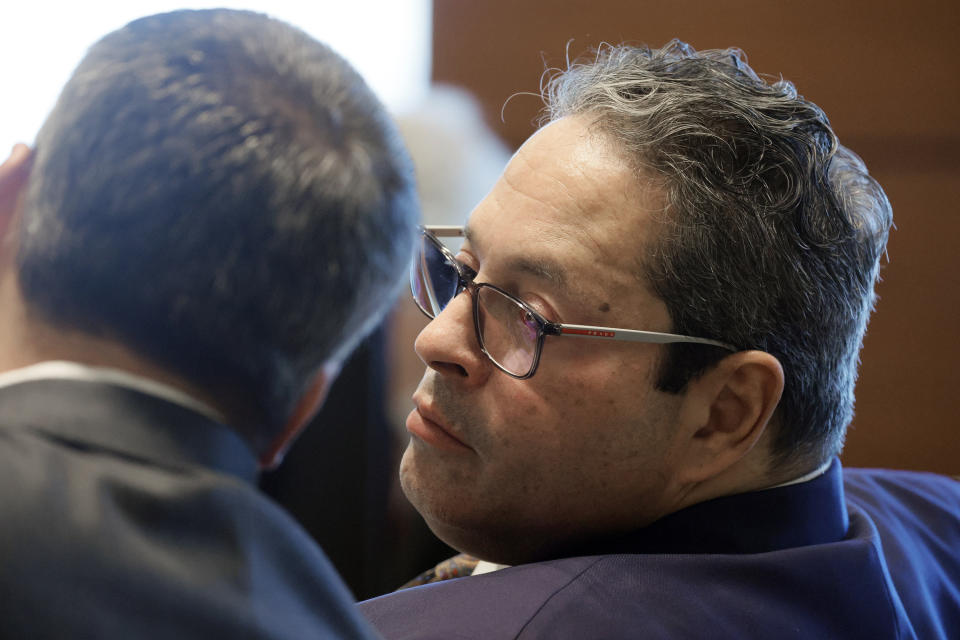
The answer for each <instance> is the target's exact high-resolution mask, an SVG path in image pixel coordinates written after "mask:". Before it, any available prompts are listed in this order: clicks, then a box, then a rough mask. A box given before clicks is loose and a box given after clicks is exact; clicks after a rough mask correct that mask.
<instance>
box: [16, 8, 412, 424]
mask: <svg viewBox="0 0 960 640" xmlns="http://www.w3.org/2000/svg"><path fill="white" fill-rule="evenodd" d="M418 215H419V211H418V207H417V201H416V195H415V185H414V179H413V170H412V165H411V163H410V161H409V158H408V156H407V154H406V152H405V150H404V147H403V145H402V143H401V141H400V138H399V135H398V133H397V131H396V129H395V127H394V125H393V124H392V122H391V120H390V119H389V117H388V116H387V114H386V113H385V110H384V108H383V107H382V105H381V104H380V103H379V101H378V100H377V99H376V98H375V97H374V95H373V93H372V92H371V91H370V90H369V88H368V87H367V85H366V84H365V83H364V81H363V80H362V78H361V77H360V76H359V75H358V74H357V73H356V72H355V71H354V70H353V69H352V68H351V67H350V65H349V64H348V63H347V62H345V61H344V60H343V59H342V58H341V57H340V56H338V55H337V54H336V53H334V52H333V51H332V50H330V49H329V48H328V47H326V46H325V45H323V44H321V43H319V42H317V41H316V40H314V39H312V38H311V37H309V36H307V35H306V34H305V33H303V32H302V31H300V30H298V29H295V28H293V27H291V26H290V25H287V24H285V23H282V22H279V21H277V20H273V19H270V18H268V17H266V16H263V15H259V14H255V13H250V12H245V11H231V10H209V11H177V12H172V13H167V14H162V15H156V16H151V17H147V18H143V19H140V20H136V21H134V22H132V23H130V24H129V25H127V26H126V27H124V28H122V29H120V30H118V31H116V32H114V33H111V34H109V35H107V36H106V37H104V38H103V39H102V40H100V41H99V42H98V43H96V44H95V45H94V46H93V47H92V48H91V49H90V51H89V52H88V53H87V55H86V57H85V58H84V59H83V61H82V62H81V63H80V65H79V66H78V67H77V69H76V71H75V72H74V74H73V75H72V77H71V78H70V80H69V81H68V82H67V84H66V86H65V87H64V89H63V92H62V94H61V96H60V98H59V100H58V102H57V104H56V106H55V107H54V109H53V111H52V113H51V114H50V116H49V118H48V119H47V121H46V123H45V124H44V125H43V127H42V129H41V131H40V133H39V135H38V138H37V144H36V157H35V164H34V168H33V174H32V178H31V184H30V190H29V194H28V199H27V201H26V206H25V210H24V223H23V225H22V230H21V245H20V252H19V256H18V260H19V274H20V282H21V286H22V289H23V294H24V296H25V299H26V300H27V303H28V305H29V307H30V308H31V310H32V311H34V312H36V313H38V314H40V316H41V317H43V318H44V319H45V320H47V321H48V322H51V323H53V324H54V325H57V326H62V327H68V328H73V329H78V330H81V331H84V332H89V333H92V334H97V335H103V336H107V337H110V338H112V339H117V340H119V341H121V342H123V343H124V344H127V345H128V346H130V347H131V348H133V349H135V350H136V351H137V352H138V353H142V354H144V355H146V356H148V357H150V358H152V359H153V360H154V361H156V362H158V363H160V364H162V365H164V366H166V367H167V368H169V369H170V370H172V371H174V372H176V373H178V374H180V375H181V376H183V377H184V378H186V379H187V380H190V381H191V382H193V383H195V384H197V385H199V386H200V387H201V388H203V389H205V390H208V391H210V392H211V393H212V394H213V395H214V397H217V398H229V402H230V403H234V405H233V406H237V407H239V408H241V410H242V411H243V412H244V413H246V412H248V411H249V412H252V413H251V414H250V416H249V417H250V418H251V422H252V423H260V424H265V425H269V427H261V428H262V429H263V431H262V432H259V431H258V432H257V433H254V434H247V435H252V436H254V437H255V438H256V439H257V440H263V439H265V438H270V437H271V434H270V433H268V431H271V430H274V429H276V428H277V427H279V426H280V425H281V424H282V423H283V422H284V421H285V420H286V419H287V418H288V416H289V412H290V410H291V409H292V407H293V404H294V403H295V401H296V400H297V398H298V397H299V394H301V393H302V392H303V390H304V388H305V384H306V383H307V382H308V380H309V378H310V376H311V375H312V374H313V373H315V372H316V371H317V370H318V369H319V367H320V366H321V365H323V364H324V363H325V362H326V361H328V360H336V359H339V358H342V357H344V356H345V353H346V352H347V351H348V350H350V349H352V347H353V346H354V345H355V344H356V342H357V341H358V340H359V339H360V338H361V337H362V336H363V334H364V333H365V332H366V331H367V330H368V329H369V328H371V327H372V326H373V324H374V323H375V322H376V321H377V320H379V318H380V317H381V315H382V313H383V312H384V310H385V309H386V307H387V305H388V304H389V303H390V301H391V298H392V296H393V294H394V293H395V292H397V291H398V286H399V281H400V279H401V278H402V275H403V274H404V273H405V266H406V264H407V261H408V260H409V257H410V255H411V251H412V247H413V239H414V233H415V231H416V226H415V225H416V220H417V218H418Z"/></svg>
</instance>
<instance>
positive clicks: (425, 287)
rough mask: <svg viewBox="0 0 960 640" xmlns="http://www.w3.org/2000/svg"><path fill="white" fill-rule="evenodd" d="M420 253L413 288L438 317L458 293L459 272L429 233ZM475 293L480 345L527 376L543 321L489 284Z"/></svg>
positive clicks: (509, 368) (419, 301) (499, 362)
mask: <svg viewBox="0 0 960 640" xmlns="http://www.w3.org/2000/svg"><path fill="white" fill-rule="evenodd" d="M417 253H418V255H417V257H416V261H415V263H414V268H413V269H412V270H411V274H410V288H411V291H412V293H413V297H414V300H415V301H416V303H417V305H419V307H420V308H421V309H422V310H423V311H424V312H425V313H426V314H427V315H428V316H430V317H431V318H434V317H436V316H437V315H438V314H439V313H440V312H441V311H443V309H444V308H445V307H446V306H447V304H448V303H449V302H450V301H451V300H452V299H453V297H454V296H455V295H456V294H457V291H458V289H459V273H458V271H457V269H456V267H455V266H454V265H452V264H451V263H450V261H449V258H448V257H447V256H445V255H444V254H443V253H442V252H441V251H440V249H439V248H437V246H436V245H435V244H434V243H433V242H432V241H431V240H430V239H429V238H427V237H426V236H422V237H421V240H420V245H419V251H418V252H417ZM473 295H474V296H476V300H475V301H474V305H475V313H476V314H477V317H476V325H477V326H476V328H477V338H478V340H479V341H480V346H481V347H483V350H484V351H485V352H486V354H487V356H488V357H489V358H490V359H491V360H493V361H494V362H495V363H496V364H497V365H498V366H500V367H501V368H502V369H504V370H506V371H507V372H509V373H511V374H513V375H515V376H525V375H526V374H527V373H529V371H530V369H531V367H533V363H534V361H535V360H536V352H537V342H538V340H539V330H540V326H539V322H538V321H537V319H536V318H535V317H534V316H533V315H532V314H530V312H529V311H528V310H527V309H526V308H524V307H523V306H522V305H521V304H519V303H518V302H516V301H515V300H513V299H512V298H510V297H508V296H507V295H505V294H504V293H502V292H500V291H498V290H497V289H495V288H493V287H491V286H489V285H485V284H480V285H479V286H478V287H477V288H476V289H475V290H474V291H473Z"/></svg>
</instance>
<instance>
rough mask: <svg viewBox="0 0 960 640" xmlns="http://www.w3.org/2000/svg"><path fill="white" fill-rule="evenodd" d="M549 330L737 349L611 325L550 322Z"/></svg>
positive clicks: (602, 337)
mask: <svg viewBox="0 0 960 640" xmlns="http://www.w3.org/2000/svg"><path fill="white" fill-rule="evenodd" d="M548 327H550V330H548V331H545V333H548V334H551V335H557V336H575V337H578V338H601V339H606V340H623V341H626V342H652V343H655V344H670V343H674V342H692V343H695V344H707V345H710V346H714V347H720V348H722V349H726V350H728V351H737V349H736V348H735V347H733V346H731V345H729V344H726V343H725V342H718V341H717V340H709V339H707V338H694V337H693V336H682V335H679V334H676V333H660V332H657V331H638V330H636V329H614V328H612V327H591V326H587V325H582V324H560V323H550V325H548Z"/></svg>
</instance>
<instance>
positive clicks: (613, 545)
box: [361, 42, 960, 640]
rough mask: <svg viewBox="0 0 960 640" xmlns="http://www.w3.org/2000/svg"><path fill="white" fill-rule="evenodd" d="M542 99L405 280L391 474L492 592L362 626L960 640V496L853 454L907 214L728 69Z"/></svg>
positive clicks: (576, 80)
mask: <svg viewBox="0 0 960 640" xmlns="http://www.w3.org/2000/svg"><path fill="white" fill-rule="evenodd" d="M546 101H547V109H548V120H549V123H548V124H547V125H546V126H544V127H543V128H542V129H540V130H539V131H538V132H537V133H536V134H535V135H534V136H533V137H531V138H530V139H529V140H528V141H527V142H526V143H525V144H524V145H523V147H522V148H521V149H520V150H519V151H518V152H517V154H516V155H515V156H514V158H513V160H512V161H511V162H510V164H509V165H508V166H507V168H506V170H505V172H504V174H503V177H502V179H501V180H500V182H498V184H497V185H496V186H494V188H493V190H492V191H491V193H490V195H489V196H488V197H487V198H486V199H485V200H483V201H482V202H481V203H480V204H479V205H478V206H477V207H476V209H475V210H474V211H473V213H472V214H471V216H470V219H469V222H468V224H467V226H466V229H465V231H464V235H465V241H464V242H463V243H462V246H459V247H457V246H455V245H454V246H452V247H448V246H447V245H445V244H444V242H443V241H442V240H443V239H442V238H439V237H438V236H455V235H456V234H457V233H458V230H456V229H454V230H451V229H437V230H436V232H435V233H431V232H430V231H424V232H423V234H422V238H421V244H420V247H419V252H418V256H417V258H416V259H415V261H414V272H413V274H412V280H411V281H412V283H413V293H414V298H415V299H416V301H417V303H418V304H419V305H420V307H421V309H422V310H423V311H424V312H425V313H426V314H427V315H428V316H430V317H431V318H433V320H432V321H431V323H430V324H429V325H428V326H427V327H426V328H425V329H424V330H423V332H422V333H421V334H420V335H419V337H418V338H417V341H416V350H417V352H418V354H419V355H420V357H421V359H422V360H423V361H424V362H425V363H426V365H427V370H426V373H425V375H424V377H423V380H422V381H421V383H420V386H419V388H418V389H417V391H416V393H415V394H414V396H413V400H414V403H415V409H414V410H413V411H412V412H411V413H410V416H409V418H408V420H407V429H408V431H409V432H410V434H411V439H410V444H409V446H408V448H407V450H406V452H405V454H404V458H403V461H402V463H401V468H400V475H401V481H402V484H403V487H404V490H405V492H406V494H407V496H408V497H409V499H410V500H411V502H412V503H413V504H414V505H415V506H416V507H417V509H418V510H419V511H420V513H421V514H422V515H423V517H424V518H425V520H426V521H427V523H428V524H429V525H430V527H431V528H432V529H433V531H434V532H435V533H436V534H437V535H438V536H439V537H440V538H441V539H443V540H444V541H445V542H447V543H448V544H450V545H451V546H453V547H455V548H457V549H459V550H460V551H462V552H465V553H466V554H469V555H471V556H473V557H475V558H479V559H480V560H481V564H478V565H477V569H478V570H475V571H474V574H476V573H481V572H487V573H488V574H487V575H471V576H470V577H466V578H460V579H456V580H447V581H442V582H436V583H435V584H427V585H423V586H417V587H414V588H410V589H406V590H402V591H400V592H398V593H394V594H390V595H386V596H382V597H380V598H377V599H374V600H371V601H367V602H366V603H363V604H362V605H361V609H362V610H363V612H364V614H365V615H367V617H368V618H369V619H370V620H371V621H372V622H373V623H374V625H375V626H376V627H377V628H378V629H379V630H380V631H381V632H382V633H383V634H384V635H386V636H387V637H397V638H401V637H402V638H434V637H436V638H441V637H458V638H464V637H473V638H508V637H509V638H549V639H551V640H556V639H557V638H700V637H709V638H748V637H762V638H783V637H792V638H793V637H795V638H854V637H855V638H881V637H923V638H935V637H944V636H945V635H946V634H949V633H951V630H953V631H956V629H960V596H958V593H960V591H958V589H960V585H958V576H960V559H958V556H957V553H956V550H957V549H960V518H958V513H960V486H958V484H957V483H956V482H955V481H953V480H950V479H948V478H942V477H937V476H933V475H929V474H912V473H907V472H890V471H863V470H844V469H841V466H840V463H839V461H838V460H837V456H838V454H839V452H840V450H841V446H842V443H843V436H844V431H845V429H846V427H847V424H848V423H849V421H850V419H851V416H852V411H853V389H854V382H855V378H856V369H857V362H858V354H859V351H860V348H861V343H862V338H863V334H864V331H865V328H866V325H867V320H868V317H869V315H870V313H871V311H872V309H873V306H874V283H875V281H876V279H877V274H878V269H879V262H880V259H881V257H882V256H883V254H884V252H885V245H886V240H887V234H888V230H889V227H890V225H891V220H892V219H891V210H890V206H889V203H888V201H887V199H886V196H885V195H884V193H883V191H882V189H881V188H880V186H879V185H878V184H877V183H876V182H875V181H874V180H873V179H872V178H871V177H870V176H869V175H868V173H867V171H866V168H865V166H864V165H863V163H862V162H861V161H860V159H859V158H857V157H856V156H855V155H854V154H853V153H852V152H850V151H849V150H847V149H845V148H844V147H842V146H840V145H839V144H838V142H837V139H836V137H835V135H834V133H833V131H832V130H831V129H830V126H829V124H828V122H827V119H826V117H825V115H824V114H823V112H822V111H821V110H820V109H819V108H817V107H816V106H815V105H814V104H812V103H810V102H808V101H806V100H804V99H803V98H801V97H799V96H798V95H797V93H796V91H795V90H794V88H793V87H792V85H790V84H789V83H787V82H784V81H778V82H774V83H772V84H768V83H767V82H765V81H763V80H761V79H760V78H759V77H758V76H757V75H756V74H755V73H754V72H753V71H752V70H751V69H750V68H749V67H748V66H747V65H746V62H745V61H744V59H743V58H742V56H741V54H740V52H738V51H736V50H727V51H702V52H699V53H698V52H696V51H694V50H693V49H692V48H691V47H689V46H687V45H685V44H683V43H680V42H672V43H670V44H669V45H667V46H666V47H664V48H663V49H659V50H649V49H645V48H633V47H604V48H602V49H601V50H600V51H599V52H598V53H597V55H596V57H595V59H591V60H589V61H586V62H583V63H579V64H574V65H573V66H571V67H570V68H569V69H567V70H566V71H564V72H561V73H559V74H557V75H555V76H554V77H553V78H552V80H551V81H550V82H549V83H548V84H547V91H546ZM496 564H503V565H517V566H510V567H507V568H501V569H500V570H495V571H493V572H492V573H489V572H488V571H487V570H489V569H496V566H495V565H496ZM480 570H482V571H480ZM443 577H446V576H443V575H441V574H439V573H437V574H436V575H434V578H443Z"/></svg>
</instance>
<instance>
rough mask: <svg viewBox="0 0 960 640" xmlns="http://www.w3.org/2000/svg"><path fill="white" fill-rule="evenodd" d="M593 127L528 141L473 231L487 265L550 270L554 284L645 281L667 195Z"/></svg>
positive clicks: (569, 121) (580, 123)
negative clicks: (645, 262)
mask: <svg viewBox="0 0 960 640" xmlns="http://www.w3.org/2000/svg"><path fill="white" fill-rule="evenodd" d="M590 125H591V120H590V119H588V118H586V117H583V116H576V117H568V118H563V119H560V120H557V121H556V122H553V123H551V124H550V125H548V126H546V127H544V128H543V129H541V130H540V131H539V132H537V133H536V134H535V135H534V136H533V137H531V138H530V139H529V140H528V141H527V142H526V143H525V144H524V145H523V147H521V148H520V150H519V151H518V152H517V153H516V155H515V156H514V157H513V158H512V159H511V161H510V163H509V164H508V165H507V168H506V169H505V171H504V173H503V176H502V177H501V178H500V180H499V181H498V182H497V184H496V185H495V186H494V188H493V190H492V191H491V193H490V194H489V195H488V196H487V198H486V199H484V201H483V202H481V203H480V205H478V207H477V208H476V209H475V210H474V212H473V214H472V215H471V217H470V222H469V224H468V229H469V238H470V246H471V248H472V250H474V251H476V252H477V253H478V254H479V256H480V258H481V259H482V260H487V258H489V259H490V260H492V261H496V260H497V259H498V258H503V259H504V260H510V259H512V260H514V261H516V260H518V259H519V257H520V256H523V259H524V260H526V261H527V262H531V263H533V264H537V263H538V262H539V263H543V264H544V265H553V271H554V279H565V280H568V281H572V280H577V281H579V282H580V283H581V288H582V287H584V286H586V285H584V284H583V283H584V282H590V283H592V284H593V285H598V284H599V285H602V288H605V289H608V291H607V292H606V293H608V294H612V293H616V291H609V290H610V289H617V288H618V287H630V288H633V289H635V288H637V285H638V284H639V283H641V282H642V279H641V276H640V274H641V262H640V256H641V252H642V251H643V247H645V246H646V245H647V242H648V240H649V236H650V234H652V233H653V232H654V225H653V224H652V223H653V221H654V220H655V219H656V217H657V216H658V215H659V214H660V213H661V212H662V210H663V204H662V202H663V197H662V190H661V189H660V187H659V186H658V185H656V184H655V183H654V181H652V180H648V179H645V176H644V174H643V173H641V172H638V170H637V169H636V168H635V167H634V166H633V165H632V164H631V163H629V162H628V161H627V160H626V159H625V158H624V156H623V155H622V153H621V152H620V151H619V149H617V148H616V146H615V145H614V144H612V143H611V141H610V140H609V139H608V138H607V137H606V135H604V134H601V133H597V132H595V131H593V130H592V129H591V126H590Z"/></svg>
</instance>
